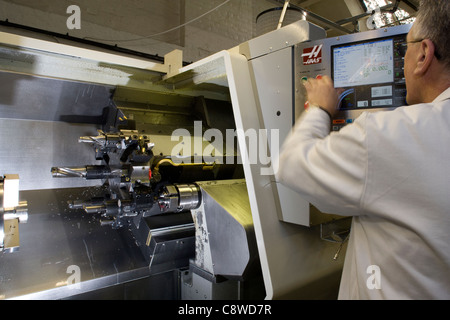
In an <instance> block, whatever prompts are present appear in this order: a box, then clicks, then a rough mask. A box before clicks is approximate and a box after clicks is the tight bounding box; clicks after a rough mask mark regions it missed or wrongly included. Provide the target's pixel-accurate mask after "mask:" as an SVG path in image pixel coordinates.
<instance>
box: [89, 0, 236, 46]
mask: <svg viewBox="0 0 450 320" xmlns="http://www.w3.org/2000/svg"><path fill="white" fill-rule="evenodd" d="M230 1H231V0H225V1H224V2H222V3H221V4H219V5H218V6H216V7H214V8H213V9H211V10H209V11H207V12H205V13H203V14H201V15H199V16H198V17H196V18H194V19H192V20H189V21H188V22H186V23H183V24H181V25H179V26H176V27H173V28H171V29H169V30H166V31H162V32H158V33H155V34H151V35H149V36H145V37H139V38H135V39H125V40H120V39H99V38H92V37H85V38H83V39H87V40H95V41H106V42H131V41H138V40H143V39H149V38H153V37H157V36H160V35H163V34H166V33H169V32H172V31H175V30H177V29H180V28H183V27H185V26H187V25H188V24H191V23H193V22H195V21H197V20H199V19H201V18H203V17H204V16H206V15H208V14H210V13H212V12H214V11H216V10H217V9H219V8H220V7H222V6H223V5H225V4H227V3H228V2H230Z"/></svg>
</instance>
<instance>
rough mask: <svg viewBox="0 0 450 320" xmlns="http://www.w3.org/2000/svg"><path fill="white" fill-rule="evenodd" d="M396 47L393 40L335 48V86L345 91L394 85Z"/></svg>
mask: <svg viewBox="0 0 450 320" xmlns="http://www.w3.org/2000/svg"><path fill="white" fill-rule="evenodd" d="M393 48H394V44H393V40H392V39H386V40H381V41H373V42H366V43H360V44H356V45H348V46H344V47H337V48H335V49H334V51H333V58H334V82H335V86H336V87H339V88H345V87H352V86H361V85H370V84H377V83H387V82H393V81H394V49H393Z"/></svg>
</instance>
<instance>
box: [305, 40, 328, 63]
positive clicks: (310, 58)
mask: <svg viewBox="0 0 450 320" xmlns="http://www.w3.org/2000/svg"><path fill="white" fill-rule="evenodd" d="M322 46H323V44H321V45H320V46H314V47H311V48H306V49H303V54H302V57H303V65H309V64H317V63H322Z"/></svg>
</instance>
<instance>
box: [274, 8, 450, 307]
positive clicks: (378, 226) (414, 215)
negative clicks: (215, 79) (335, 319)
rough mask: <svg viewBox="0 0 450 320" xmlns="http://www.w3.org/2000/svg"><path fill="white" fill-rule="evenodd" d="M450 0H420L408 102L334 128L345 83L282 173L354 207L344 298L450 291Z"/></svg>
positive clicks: (307, 117) (331, 201)
mask: <svg viewBox="0 0 450 320" xmlns="http://www.w3.org/2000/svg"><path fill="white" fill-rule="evenodd" d="M449 35H450V1H448V0H423V1H421V7H420V9H419V14H418V16H417V19H416V21H415V23H414V25H413V27H412V28H411V30H410V32H409V34H408V36H407V42H406V44H405V49H407V50H406V54H405V79H406V86H407V102H408V106H405V107H401V108H397V109H396V110H394V111H386V112H379V113H363V114H362V115H361V116H360V117H359V118H358V119H357V120H355V122H354V123H353V124H351V125H347V126H346V127H344V128H343V129H341V130H340V131H339V132H333V133H331V134H330V116H333V115H334V114H335V113H336V105H337V101H338V93H339V92H338V91H337V90H335V89H334V88H333V83H332V80H331V79H330V78H329V77H323V78H321V79H309V80H308V81H307V82H306V83H305V88H306V90H307V94H308V100H309V103H310V108H309V109H308V111H307V112H305V113H304V114H303V115H302V118H301V119H299V121H297V124H296V126H295V127H294V129H293V131H292V133H291V135H290V136H289V137H288V138H287V139H286V141H285V143H284V146H283V149H282V152H281V154H280V162H279V164H280V168H279V171H278V173H277V178H278V179H279V180H280V181H281V182H282V183H284V184H286V185H288V186H290V187H292V188H293V189H295V190H297V191H298V192H299V193H300V194H301V195H302V196H303V197H304V198H305V199H307V200H308V201H310V202H311V203H312V204H314V205H316V206H317V207H318V208H319V209H320V210H322V211H324V212H330V213H335V214H341V215H348V216H353V217H354V218H353V222H352V229H351V233H350V239H349V243H348V247H347V254H346V257H345V262H344V270H343V274H342V279H341V287H340V292H339V298H340V299H450V53H449V51H450V39H449Z"/></svg>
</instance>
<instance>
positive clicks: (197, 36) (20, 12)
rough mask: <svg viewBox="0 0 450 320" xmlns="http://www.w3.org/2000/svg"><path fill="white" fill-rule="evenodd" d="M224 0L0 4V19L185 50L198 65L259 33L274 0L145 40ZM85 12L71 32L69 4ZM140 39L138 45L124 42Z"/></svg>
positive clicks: (236, 0) (233, 8)
mask: <svg viewBox="0 0 450 320" xmlns="http://www.w3.org/2000/svg"><path fill="white" fill-rule="evenodd" d="M223 1H224V0H126V1H124V0H104V1H100V0H95V1H92V0H40V1H34V0H0V20H6V19H8V20H9V21H10V22H13V23H17V24H23V25H27V26H31V27H35V28H40V29H45V30H49V31H54V32H58V33H64V34H65V33H69V34H70V35H72V36H75V37H80V38H84V37H88V38H93V39H95V40H97V41H101V42H105V40H114V41H107V43H109V44H117V45H118V46H121V47H125V48H130V49H133V50H137V51H142V52H146V53H150V54H158V55H160V56H164V55H165V54H166V53H168V52H170V51H171V50H173V49H181V50H183V55H184V60H185V61H197V60H199V59H201V58H204V57H206V56H208V55H210V54H213V53H215V52H218V51H220V50H224V49H229V48H231V47H234V46H236V45H238V44H240V43H242V42H245V41H247V40H249V39H251V38H253V37H254V36H255V35H256V32H255V30H256V29H255V28H256V27H255V19H256V16H257V14H258V13H259V12H261V11H263V10H265V9H267V8H271V7H274V4H273V3H272V2H271V1H269V0H231V1H230V2H228V3H227V4H225V5H223V6H222V7H220V8H219V9H218V10H216V11H214V12H213V13H211V14H209V15H207V16H205V17H203V18H201V19H199V20H197V21H195V22H193V23H191V24H189V25H187V26H186V27H185V28H180V29H177V30H175V31H172V32H169V33H165V34H163V35H159V36H155V37H152V38H143V37H146V36H148V35H153V34H156V33H160V32H161V31H165V30H168V29H171V28H173V27H176V26H179V25H181V24H183V23H185V22H188V21H190V20H192V19H194V18H196V17H198V16H200V15H201V14H203V13H205V12H207V11H209V10H211V9H212V8H214V7H216V6H218V5H220V4H221V3H222V2H223ZM70 5H77V6H79V7H80V9H81V29H80V30H76V29H74V30H69V29H68V28H67V26H66V21H67V19H68V18H69V16H70V14H68V13H66V10H67V8H68V6H70ZM128 39H137V40H134V41H122V40H128Z"/></svg>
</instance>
